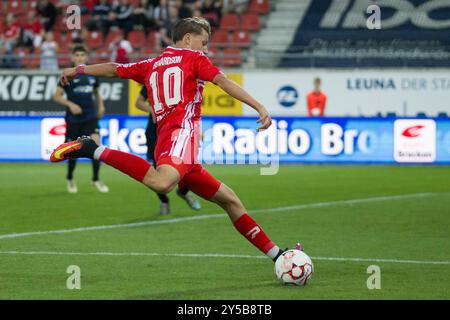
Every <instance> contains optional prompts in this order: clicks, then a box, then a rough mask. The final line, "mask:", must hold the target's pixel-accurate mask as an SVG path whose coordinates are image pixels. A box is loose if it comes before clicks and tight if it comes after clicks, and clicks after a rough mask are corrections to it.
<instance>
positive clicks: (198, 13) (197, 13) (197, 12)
mask: <svg viewBox="0 0 450 320" xmlns="http://www.w3.org/2000/svg"><path fill="white" fill-rule="evenodd" d="M192 17H197V18H202V12H201V11H200V9H194V11H192Z"/></svg>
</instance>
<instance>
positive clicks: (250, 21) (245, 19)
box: [239, 13, 261, 31]
mask: <svg viewBox="0 0 450 320" xmlns="http://www.w3.org/2000/svg"><path fill="white" fill-rule="evenodd" d="M260 28H261V24H260V22H259V15H257V14H255V13H246V14H244V15H242V17H241V24H240V25H239V29H242V30H247V31H258V30H259V29H260Z"/></svg>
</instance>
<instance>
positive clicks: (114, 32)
mask: <svg viewBox="0 0 450 320" xmlns="http://www.w3.org/2000/svg"><path fill="white" fill-rule="evenodd" d="M119 34H123V31H122V30H120V29H111V30H110V31H109V32H108V35H107V36H106V39H105V43H104V45H105V46H106V47H107V48H108V47H109V45H110V44H111V42H113V41H114V40H115V39H116V38H117V36H118V35H119Z"/></svg>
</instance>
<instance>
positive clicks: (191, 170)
mask: <svg viewBox="0 0 450 320" xmlns="http://www.w3.org/2000/svg"><path fill="white" fill-rule="evenodd" d="M197 137H198V135H197V134H196V133H194V132H193V131H188V130H185V129H179V130H175V131H173V133H172V134H171V135H170V136H169V137H168V136H166V137H161V139H160V136H158V142H157V144H156V148H155V160H156V163H157V166H160V165H163V164H166V165H170V166H172V167H174V168H175V169H176V170H177V171H178V173H179V174H180V181H179V183H178V186H179V188H180V189H182V188H188V189H189V190H191V191H192V192H194V193H195V194H197V195H199V196H200V197H202V198H204V199H207V200H209V199H211V198H212V197H213V196H214V195H215V194H216V192H217V190H219V188H220V185H221V184H222V183H221V182H220V181H219V180H217V179H216V178H214V177H213V176H212V175H211V174H210V173H209V172H208V171H206V169H205V168H203V167H202V165H201V164H200V163H197V154H198V138H197Z"/></svg>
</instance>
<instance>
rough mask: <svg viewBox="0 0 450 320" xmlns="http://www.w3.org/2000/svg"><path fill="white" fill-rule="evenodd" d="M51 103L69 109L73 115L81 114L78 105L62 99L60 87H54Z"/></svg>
mask: <svg viewBox="0 0 450 320" xmlns="http://www.w3.org/2000/svg"><path fill="white" fill-rule="evenodd" d="M53 101H55V102H57V103H59V104H61V105H63V106H65V107H67V108H69V109H70V112H72V113H73V114H81V113H82V112H83V109H81V107H80V106H79V105H77V104H76V103H73V102H72V101H69V100H67V99H66V98H64V95H63V88H61V87H60V86H57V87H56V91H55V94H54V95H53Z"/></svg>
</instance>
